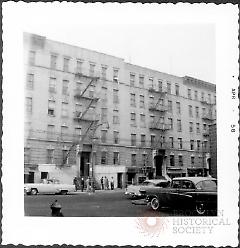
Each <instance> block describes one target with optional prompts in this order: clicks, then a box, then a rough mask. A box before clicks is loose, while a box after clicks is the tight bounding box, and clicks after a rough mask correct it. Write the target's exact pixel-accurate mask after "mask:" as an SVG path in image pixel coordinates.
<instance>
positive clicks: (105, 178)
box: [103, 176, 108, 190]
mask: <svg viewBox="0 0 240 248" xmlns="http://www.w3.org/2000/svg"><path fill="white" fill-rule="evenodd" d="M103 181H104V189H105V190H106V189H107V183H108V181H107V177H106V176H105V177H104V179H103Z"/></svg>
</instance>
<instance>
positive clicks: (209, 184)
mask: <svg viewBox="0 0 240 248" xmlns="http://www.w3.org/2000/svg"><path fill="white" fill-rule="evenodd" d="M196 188H197V189H204V190H216V189H217V182H216V181H214V180H205V181H201V182H199V183H197V184H196Z"/></svg>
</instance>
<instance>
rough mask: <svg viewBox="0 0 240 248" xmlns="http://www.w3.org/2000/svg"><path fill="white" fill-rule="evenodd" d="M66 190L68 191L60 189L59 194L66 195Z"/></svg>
mask: <svg viewBox="0 0 240 248" xmlns="http://www.w3.org/2000/svg"><path fill="white" fill-rule="evenodd" d="M67 192H68V191H67V190H61V191H60V194H61V195H66V194H67Z"/></svg>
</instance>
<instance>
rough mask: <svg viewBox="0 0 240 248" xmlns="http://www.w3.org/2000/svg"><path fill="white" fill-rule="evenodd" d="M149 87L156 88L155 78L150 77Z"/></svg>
mask: <svg viewBox="0 0 240 248" xmlns="http://www.w3.org/2000/svg"><path fill="white" fill-rule="evenodd" d="M149 88H154V85H153V78H149Z"/></svg>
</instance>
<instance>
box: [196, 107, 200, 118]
mask: <svg viewBox="0 0 240 248" xmlns="http://www.w3.org/2000/svg"><path fill="white" fill-rule="evenodd" d="M195 112H196V118H199V107H197V106H196V107H195Z"/></svg>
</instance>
